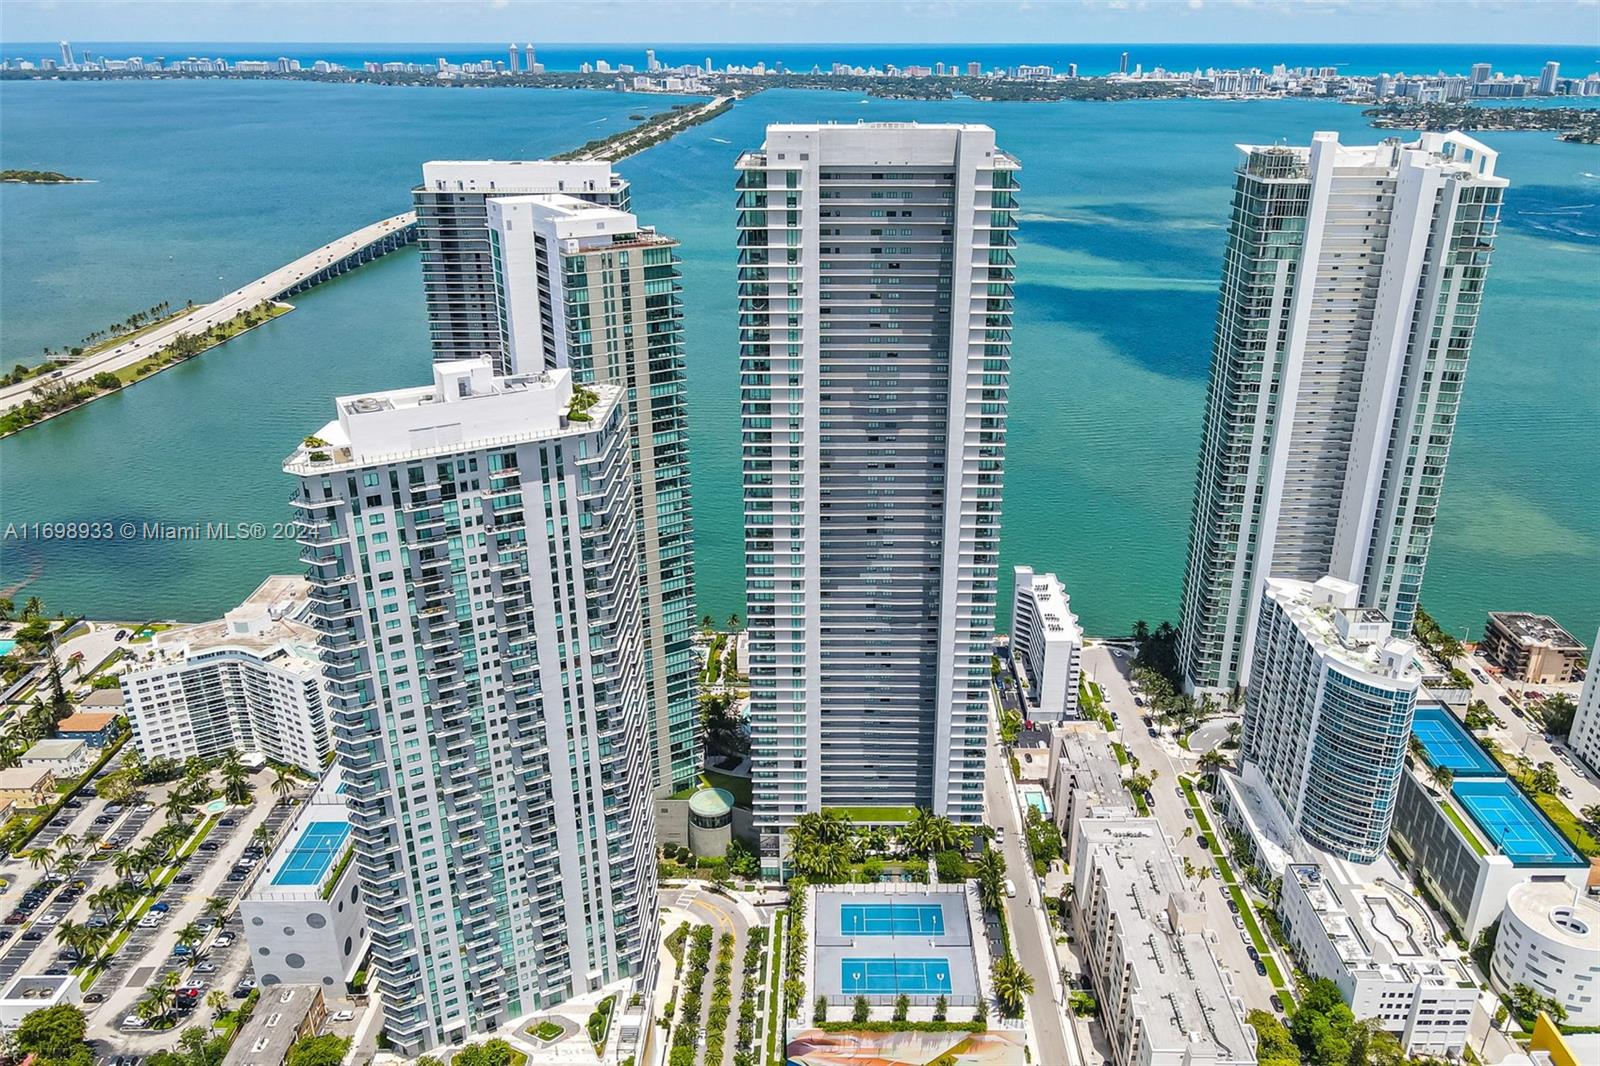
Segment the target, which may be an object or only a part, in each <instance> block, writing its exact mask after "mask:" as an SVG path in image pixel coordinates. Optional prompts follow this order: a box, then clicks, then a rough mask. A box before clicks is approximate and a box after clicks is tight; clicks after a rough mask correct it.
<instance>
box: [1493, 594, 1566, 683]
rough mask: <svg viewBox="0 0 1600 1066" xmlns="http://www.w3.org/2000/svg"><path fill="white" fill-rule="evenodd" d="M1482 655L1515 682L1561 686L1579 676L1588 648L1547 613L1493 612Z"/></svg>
mask: <svg viewBox="0 0 1600 1066" xmlns="http://www.w3.org/2000/svg"><path fill="white" fill-rule="evenodd" d="M1478 653H1479V654H1480V655H1482V656H1483V657H1484V658H1485V659H1487V660H1489V661H1490V662H1491V663H1494V664H1495V665H1496V666H1498V667H1500V669H1501V670H1504V671H1505V676H1506V677H1509V678H1511V679H1512V680H1513V681H1523V682H1526V683H1527V684H1530V685H1559V684H1562V683H1563V682H1567V681H1571V680H1573V679H1574V678H1575V677H1576V676H1577V671H1578V668H1579V667H1580V666H1581V665H1582V664H1583V661H1584V659H1585V657H1586V654H1587V649H1586V648H1585V647H1584V646H1583V644H1582V642H1581V641H1579V640H1578V639H1577V638H1576V637H1574V636H1573V635H1572V634H1571V633H1568V632H1567V631H1566V630H1565V629H1562V628H1561V626H1560V625H1558V624H1557V623H1556V620H1555V619H1554V618H1551V617H1550V616H1549V615H1547V614H1524V613H1522V612H1520V611H1490V612H1489V623H1488V625H1486V626H1485V627H1484V630H1483V640H1482V641H1480V642H1479V644H1478Z"/></svg>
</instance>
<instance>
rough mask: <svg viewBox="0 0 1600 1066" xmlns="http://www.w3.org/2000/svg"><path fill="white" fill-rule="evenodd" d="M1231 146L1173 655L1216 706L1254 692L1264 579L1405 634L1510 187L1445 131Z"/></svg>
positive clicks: (1472, 147) (1465, 142)
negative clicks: (1343, 594) (1327, 585)
mask: <svg viewBox="0 0 1600 1066" xmlns="http://www.w3.org/2000/svg"><path fill="white" fill-rule="evenodd" d="M1240 150H1241V151H1242V152H1243V158H1242V161H1241V163H1240V165H1239V169H1238V172H1237V174H1236V176H1235V180H1234V200H1233V220H1232V223H1231V225H1230V229H1229V235H1228V243H1227V251H1226V254H1225V257H1224V261H1223V272H1222V296H1221V306H1220V307H1219V309H1218V315H1217V328H1216V333H1215V338H1214V347H1213V353H1212V365H1211V381H1210V387H1209V391H1208V393H1207V397H1206V409H1205V425H1204V431H1203V438H1202V442H1201V451H1200V463H1199V473H1198V476H1197V478H1196V486H1195V504H1194V518H1193V525H1192V528H1191V533H1190V543H1189V561H1188V569H1187V572H1186V573H1185V575H1184V587H1183V608H1182V611H1183V613H1182V626H1181V633H1180V642H1179V656H1180V661H1181V665H1182V667H1183V670H1184V672H1185V674H1186V675H1187V682H1188V685H1189V687H1191V688H1193V689H1199V690H1211V691H1219V690H1220V691H1226V690H1229V689H1232V688H1234V687H1235V686H1238V685H1244V684H1246V683H1248V681H1249V678H1250V656H1251V654H1252V649H1253V648H1254V646H1255V639H1254V630H1255V624H1256V622H1255V612H1256V608H1257V606H1258V605H1259V604H1260V602H1261V596H1262V591H1263V590H1264V588H1265V586H1266V581H1267V579H1268V578H1273V577H1286V578H1299V579H1303V580H1307V581H1314V580H1316V579H1317V578H1319V577H1322V576H1323V575H1325V574H1332V575H1334V576H1335V577H1339V578H1341V579H1343V580H1347V581H1350V582H1352V583H1354V584H1355V585H1356V586H1357V587H1358V588H1359V589H1360V600H1361V602H1362V603H1363V604H1366V605H1367V606H1370V607H1373V608H1376V609H1378V610H1381V611H1383V612H1384V613H1385V614H1386V615H1387V616H1388V617H1389V619H1390V620H1391V623H1392V625H1393V627H1394V631H1395V633H1397V634H1400V635H1404V634H1406V633H1409V632H1410V630H1411V624H1412V619H1413V618H1414V616H1415V614H1416V610H1417V597H1418V595H1419V592H1420V590H1421V586H1422V574H1423V568H1424V566H1425V565H1426V563H1427V559H1428V545H1429V541H1430V539H1431V537H1432V533H1433V522H1434V516H1435V512H1436V510H1437V508H1438V503H1439V493H1440V490H1441V487H1442V485H1443V482H1444V471H1445V461H1446V459H1447V458H1448V457H1449V454H1450V441H1451V437H1452V436H1453V434H1454V431H1455V421H1456V413H1457V408H1458V406H1459V404H1460V400H1461V387H1462V381H1463V379H1464V378H1465V376H1466V369H1467V357H1468V355H1469V354H1470V353H1471V350H1472V336H1473V331H1474V327H1475V326H1476V324H1477V318H1478V306H1479V302H1480V300H1481V299H1482V296H1483V284H1484V276H1485V275H1486V274H1487V272H1488V268H1489V256H1490V252H1491V251H1492V249H1493V245H1494V239H1495V233H1496V229H1497V228H1498V224H1499V218H1500V203H1501V197H1502V194H1503V193H1504V191H1505V187H1506V184H1507V183H1506V180H1505V179H1504V178H1500V177H1496V176H1495V173H1494V170H1495V158H1496V155H1495V153H1494V152H1492V151H1490V150H1489V149H1487V148H1485V147H1484V146H1483V145H1481V144H1479V143H1478V142H1477V141H1474V140H1472V139H1471V138H1468V137H1464V136H1462V135H1461V134H1459V133H1451V134H1443V133H1424V134H1422V135H1421V138H1420V139H1419V140H1417V141H1415V142H1413V143H1410V144H1402V143H1400V141H1399V140H1397V139H1389V140H1386V141H1384V142H1383V143H1381V144H1378V145H1371V146H1366V147H1350V146H1346V145H1342V144H1340V143H1339V138H1338V135H1337V134H1333V133H1318V134H1317V135H1316V136H1315V137H1314V138H1313V139H1312V144H1311V147H1310V148H1293V147H1281V146H1280V147H1252V146H1241V148H1240Z"/></svg>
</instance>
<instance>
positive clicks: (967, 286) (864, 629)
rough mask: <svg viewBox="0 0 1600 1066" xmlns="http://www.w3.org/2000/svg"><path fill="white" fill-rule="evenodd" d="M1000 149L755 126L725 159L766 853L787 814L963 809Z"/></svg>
mask: <svg viewBox="0 0 1600 1066" xmlns="http://www.w3.org/2000/svg"><path fill="white" fill-rule="evenodd" d="M1016 169H1017V164H1016V162H1014V161H1013V160H1012V159H1011V158H1010V157H1008V156H1006V155H1005V154H1004V153H1002V152H1000V151H999V150H998V149H996V147H995V143H994V131H993V130H991V129H989V128H988V127H987V126H975V125H932V126H924V125H918V124H915V123H884V124H865V123H863V124H860V125H854V126H843V125H775V126H769V127H768V128H767V138H766V143H765V145H764V146H763V148H762V150H760V151H757V152H747V153H746V154H744V155H743V156H742V157H741V158H740V159H739V162H738V172H739V176H738V205H739V207H738V211H739V213H738V229H739V303H740V365H741V375H742V381H741V398H742V420H743V438H744V496H745V574H746V600H747V606H746V610H747V612H748V614H749V620H748V633H749V641H750V689H751V703H750V723H751V740H752V747H753V752H752V758H753V776H754V794H755V807H756V824H757V827H758V829H759V830H760V831H761V832H762V834H763V840H762V850H763V861H764V863H765V865H766V866H767V868H768V869H771V868H773V867H774V866H775V865H776V864H777V863H778V861H779V850H780V835H781V833H782V831H783V830H784V829H785V828H786V827H788V826H790V825H792V824H793V823H794V821H795V819H796V818H798V817H799V816H800V815H801V814H802V813H805V812H807V811H815V810H818V809H819V808H823V807H838V806H849V807H879V808H882V807H905V806H910V805H917V806H921V807H924V808H928V809H931V810H933V811H934V812H936V813H938V814H941V815H946V816H949V817H950V818H952V819H955V820H956V821H960V822H969V823H970V822H976V821H978V820H979V818H980V816H981V815H982V813H983V782H984V740H985V735H986V715H987V711H988V699H989V696H988V686H989V654H990V643H991V640H992V638H993V635H994V614H995V596H996V591H995V586H996V568H997V560H998V540H999V530H1000V494H1001V468H1002V463H1003V459H1004V451H1005V428H1006V384H1007V377H1008V370H1009V364H1010V353H1011V344H1010V341H1011V307H1012V297H1013V294H1012V276H1013V258H1012V252H1011V249H1012V246H1013V245H1014V243H1015V240H1014V237H1013V235H1012V231H1013V230H1014V229H1015V225H1016V222H1015V217H1016V216H1015V212H1016V201H1015V199H1014V198H1013V192H1014V189H1015V182H1014V171H1015V170H1016Z"/></svg>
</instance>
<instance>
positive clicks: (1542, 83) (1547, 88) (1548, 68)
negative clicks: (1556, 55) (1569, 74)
mask: <svg viewBox="0 0 1600 1066" xmlns="http://www.w3.org/2000/svg"><path fill="white" fill-rule="evenodd" d="M1560 79H1561V64H1560V63H1557V62H1556V61H1555V60H1553V59H1552V60H1551V61H1550V62H1548V63H1546V64H1545V65H1544V69H1543V70H1541V71H1540V72H1539V95H1540V96H1554V95H1555V94H1556V83H1557V82H1558V81H1560Z"/></svg>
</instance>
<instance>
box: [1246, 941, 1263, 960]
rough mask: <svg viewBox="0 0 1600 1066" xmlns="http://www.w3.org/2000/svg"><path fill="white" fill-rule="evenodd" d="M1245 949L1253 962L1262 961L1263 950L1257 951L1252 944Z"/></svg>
mask: <svg viewBox="0 0 1600 1066" xmlns="http://www.w3.org/2000/svg"><path fill="white" fill-rule="evenodd" d="M1244 950H1245V952H1246V954H1248V955H1249V956H1250V961H1251V962H1260V961H1261V952H1259V951H1257V950H1256V949H1255V946H1254V945H1251V946H1250V947H1247V948H1245V949H1244Z"/></svg>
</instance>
